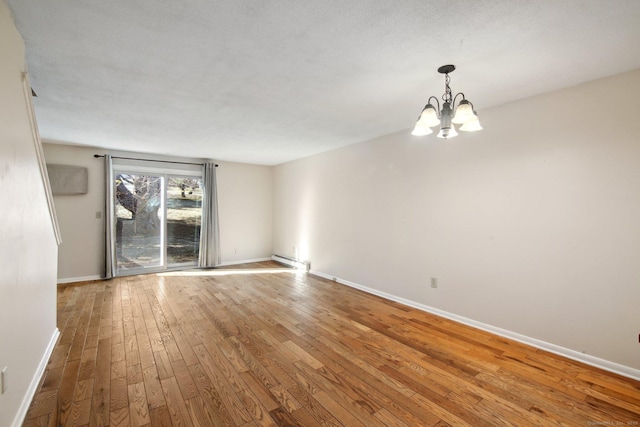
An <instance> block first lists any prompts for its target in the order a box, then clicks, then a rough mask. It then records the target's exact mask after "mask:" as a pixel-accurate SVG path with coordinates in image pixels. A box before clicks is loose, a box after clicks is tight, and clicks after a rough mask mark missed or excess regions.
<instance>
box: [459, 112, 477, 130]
mask: <svg viewBox="0 0 640 427" xmlns="http://www.w3.org/2000/svg"><path fill="white" fill-rule="evenodd" d="M460 130H461V131H463V132H476V131H479V130H482V126H480V119H479V118H478V115H477V114H475V111H474V114H473V116H472V118H471V119H470V120H468V121H467V122H466V123H465V124H463V125H462V126H460Z"/></svg>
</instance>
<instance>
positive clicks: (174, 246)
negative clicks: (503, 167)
mask: <svg viewBox="0 0 640 427" xmlns="http://www.w3.org/2000/svg"><path fill="white" fill-rule="evenodd" d="M201 215H202V182H201V180H200V179H199V178H185V177H175V176H173V177H171V176H170V177H169V178H168V179H167V265H169V266H175V265H179V264H193V265H195V264H197V263H198V253H199V247H200V219H201Z"/></svg>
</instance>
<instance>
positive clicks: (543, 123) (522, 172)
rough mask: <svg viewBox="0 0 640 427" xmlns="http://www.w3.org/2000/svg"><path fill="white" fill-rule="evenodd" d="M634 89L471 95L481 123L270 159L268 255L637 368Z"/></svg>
mask: <svg viewBox="0 0 640 427" xmlns="http://www.w3.org/2000/svg"><path fill="white" fill-rule="evenodd" d="M496 84H499V83H498V82H496ZM467 90H472V88H471V89H467ZM639 98H640V70H636V71H634V72H631V73H627V74H624V75H619V76H615V77H611V78H607V79H602V80H598V81H594V82H590V83H587V84H583V85H580V86H577V87H572V88H568V89H565V90H561V91H557V92H553V93H548V94H544V95H541V96H537V97H534V98H529V99H525V100H522V101H520V102H514V103H511V104H508V105H504V106H501V107H497V108H489V109H482V106H478V107H479V109H480V117H481V121H482V123H483V126H484V128H485V130H484V131H482V132H478V133H474V134H468V133H467V134H465V133H462V134H461V135H460V136H458V137H457V138H455V139H451V140H448V141H444V140H441V139H438V138H435V136H434V135H430V136H427V137H422V138H417V137H413V136H411V135H410V134H409V130H407V131H406V132H400V133H397V134H393V135H388V136H385V137H382V138H378V139H375V140H371V141H366V142H363V143H360V144H356V145H352V146H348V147H345V148H342V149H339V150H335V151H331V152H328V153H324V154H321V155H316V156H313V157H309V158H306V159H302V160H299V161H294V162H290V163H286V164H283V165H279V166H277V167H275V169H274V252H275V253H281V254H285V255H294V247H295V248H296V250H297V251H298V253H299V258H301V259H307V260H310V261H311V268H312V270H315V271H318V272H321V273H324V274H327V275H329V276H335V277H338V278H341V279H343V280H345V281H350V282H354V283H356V284H359V285H362V286H365V287H369V288H371V289H373V290H375V291H378V292H384V293H387V294H390V295H394V296H396V297H399V298H404V299H407V300H410V301H412V302H415V303H418V304H421V305H424V306H429V307H432V308H436V309H439V310H443V311H446V312H448V313H452V314H454V315H457V316H462V317H465V318H467V319H471V320H474V321H477V322H482V323H485V324H488V325H492V326H494V327H499V328H503V329H506V330H508V331H511V332H515V333H518V334H522V335H524V336H526V337H529V338H534V339H538V340H542V341H544V342H547V343H551V344H555V345H557V346H561V347H564V348H566V349H570V350H575V351H578V352H586V354H588V355H593V356H595V357H597V358H601V359H604V360H606V361H610V362H614V363H616V364H620V365H623V366H624V367H630V368H633V369H639V368H640V344H638V334H639V333H640V310H639V309H638V307H637V304H638V301H640V286H639V279H640V141H639V139H638V135H639V132H638V129H637V126H638V120H637V117H638V114H639V113H640V108H639V107H638V104H637V99H639ZM431 277H436V278H437V279H438V281H439V282H438V283H439V287H438V288H437V289H433V288H431V287H430V286H429V282H430V278H431Z"/></svg>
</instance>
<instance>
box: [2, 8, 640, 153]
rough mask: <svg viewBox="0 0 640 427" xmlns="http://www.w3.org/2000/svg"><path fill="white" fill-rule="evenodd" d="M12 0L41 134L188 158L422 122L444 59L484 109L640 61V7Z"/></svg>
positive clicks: (437, 89)
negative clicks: (35, 96) (423, 108)
mask: <svg viewBox="0 0 640 427" xmlns="http://www.w3.org/2000/svg"><path fill="white" fill-rule="evenodd" d="M0 1H2V0H0ZM5 1H6V2H7V3H8V5H9V8H10V10H11V11H12V13H13V15H14V20H15V22H16V25H17V27H18V29H19V31H20V33H21V34H22V36H23V37H24V39H25V42H26V48H27V62H28V66H29V70H30V74H31V83H32V86H33V88H34V89H35V91H36V93H37V94H38V97H37V98H35V100H34V104H35V109H36V114H37V119H38V124H39V127H40V133H41V135H42V137H43V139H45V140H50V141H60V142H64V143H72V144H81V145H90V146H97V147H103V148H112V149H121V150H131V151H140V152H152V153H159V154H169V155H177V156H187V157H202V158H213V159H217V160H227V161H237V162H247V163H258V164H267V165H273V164H278V163H282V162H285V161H289V160H293V159H296V158H300V157H305V156H308V155H312V154H315V153H319V152H323V151H327V150H331V149H334V148H337V147H340V146H344V145H347V144H352V143H356V142H360V141H364V140H367V139H370V138H374V137H377V136H381V135H385V134H389V133H393V132H397V131H400V130H403V129H408V128H411V127H412V126H413V123H414V120H415V118H416V117H417V115H418V113H419V111H420V109H421V108H422V107H423V105H424V103H425V101H426V98H427V97H428V96H429V95H436V96H438V97H439V96H440V95H441V94H442V91H443V79H442V76H441V75H439V74H438V73H437V71H436V69H437V68H438V67H439V66H440V65H443V64H449V63H451V64H455V65H456V66H457V70H456V71H455V72H454V73H453V74H451V79H452V82H451V86H452V88H453V90H454V91H464V92H465V94H466V95H467V97H468V98H470V99H471V100H472V101H473V102H474V104H475V106H476V108H477V109H478V111H479V113H480V115H482V109H483V108H487V107H489V106H494V105H498V104H503V103H505V102H509V101H512V100H515V99H519V98H523V97H527V96H531V95H535V94H538V93H542V92H548V91H551V90H555V89H559V88H562V87H566V86H571V85H575V84H578V83H581V82H585V81H589V80H593V79H596V78H600V77H604V76H608V75H612V74H617V73H620V72H624V71H628V70H631V69H635V68H640V48H639V46H640V1H638V0H608V1H605V0H537V1H529V0H521V1H515V0H473V1H461V0H458V1H455V0H453V1H441V0H413V1H410V0H395V1H392V0H349V1H344V0H340V1H338V0H322V1H317V0H316V1H302V0H271V1H255V0H233V1H231V0H227V1H222V0H215V1H212V0H195V1H193V0H192V1H185V0H174V1H157V0H136V1H131V0H109V1H105V0H83V1H62V0H56V1H52V0H5ZM603 101H604V100H603ZM612 102H613V100H612ZM600 108H602V109H603V111H604V110H605V109H607V108H608V107H607V105H605V104H604V103H603V105H601V106H600Z"/></svg>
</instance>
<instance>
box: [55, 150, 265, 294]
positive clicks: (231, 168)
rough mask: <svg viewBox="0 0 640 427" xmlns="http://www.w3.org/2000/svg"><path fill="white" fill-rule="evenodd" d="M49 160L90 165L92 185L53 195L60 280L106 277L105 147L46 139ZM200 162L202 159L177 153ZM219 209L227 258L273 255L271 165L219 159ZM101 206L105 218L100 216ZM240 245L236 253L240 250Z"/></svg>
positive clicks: (127, 155)
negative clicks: (75, 192)
mask: <svg viewBox="0 0 640 427" xmlns="http://www.w3.org/2000/svg"><path fill="white" fill-rule="evenodd" d="M44 151H45V157H46V159H47V163H52V164H63V165H72V166H82V167H86V168H87V169H88V171H89V191H88V193H87V194H82V195H56V196H54V200H55V204H56V212H57V214H58V221H59V223H60V230H61V233H62V244H61V245H60V255H59V259H58V281H59V282H70V281H78V280H90V279H96V278H100V277H104V230H103V227H104V223H103V221H104V212H103V211H104V188H103V182H104V163H103V159H102V158H98V159H96V158H94V157H93V155H94V154H104V153H105V152H106V151H105V150H104V149H100V148H87V147H80V146H74V145H64V144H54V143H46V144H44ZM109 153H111V154H113V155H120V156H125V157H138V158H148V159H165V160H166V159H169V158H167V157H163V156H159V155H150V154H140V153H127V152H122V151H109ZM169 160H178V161H185V162H201V161H202V159H190V158H184V159H175V158H170V159H169ZM218 164H219V165H220V167H218V169H217V172H216V174H217V178H218V205H219V208H218V213H219V217H220V240H221V241H220V246H221V248H220V249H221V252H222V262H223V263H233V262H240V261H243V260H252V259H259V258H267V257H269V256H271V214H272V206H271V185H272V183H271V168H270V167H266V166H257V165H247V164H240V163H228V162H218ZM96 212H100V213H101V218H99V219H98V218H96ZM236 249H237V253H236Z"/></svg>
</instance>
